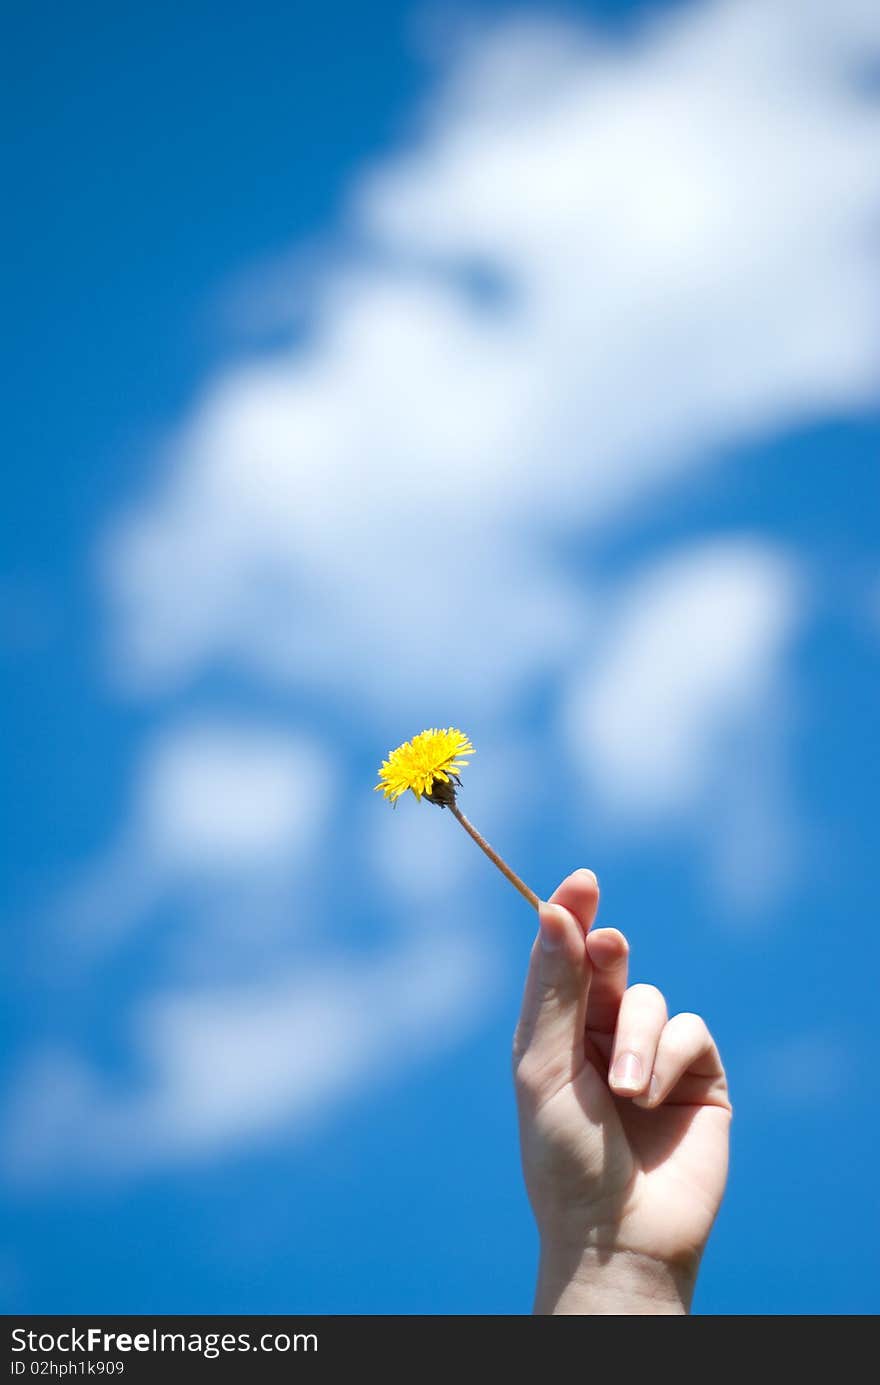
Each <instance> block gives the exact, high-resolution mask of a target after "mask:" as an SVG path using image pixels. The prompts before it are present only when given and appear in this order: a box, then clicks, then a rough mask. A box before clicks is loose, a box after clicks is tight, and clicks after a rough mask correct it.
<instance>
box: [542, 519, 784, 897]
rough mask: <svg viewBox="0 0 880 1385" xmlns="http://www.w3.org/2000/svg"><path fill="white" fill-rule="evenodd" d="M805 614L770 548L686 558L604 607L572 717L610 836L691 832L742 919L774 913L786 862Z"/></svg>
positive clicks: (680, 555) (663, 565)
mask: <svg viewBox="0 0 880 1385" xmlns="http://www.w3.org/2000/svg"><path fill="white" fill-rule="evenodd" d="M802 607H803V594H802V582H801V580H800V578H799V574H798V573H797V572H796V570H795V568H794V566H793V564H792V562H791V560H790V559H786V558H785V557H784V556H783V555H782V554H780V553H779V552H778V551H777V550H776V549H775V548H774V547H772V546H770V545H768V544H766V543H759V542H755V541H754V540H751V541H750V540H734V539H725V540H715V541H703V542H701V543H699V544H697V545H695V546H693V547H691V548H684V549H681V548H679V549H677V550H675V552H674V553H673V554H672V556H671V557H667V558H666V559H664V560H660V561H658V562H657V563H655V565H654V566H652V567H648V568H646V569H643V570H642V571H640V572H639V574H638V576H637V577H636V578H635V580H634V581H633V582H631V583H630V584H628V585H626V586H624V588H623V591H622V592H621V593H620V594H619V595H618V597H617V599H616V600H614V599H612V600H610V601H609V602H608V604H607V608H606V615H605V620H604V621H603V628H602V631H601V632H599V633H597V635H596V636H595V637H594V639H593V641H592V644H591V650H590V657H589V659H588V660H587V661H586V662H585V664H584V666H583V669H582V671H581V673H580V674H579V675H578V677H577V679H576V680H575V681H574V682H573V683H572V686H571V691H570V697H569V702H568V706H567V709H566V715H565V720H566V728H567V734H568V740H569V743H570V744H571V746H572V747H573V749H574V752H575V755H576V758H577V760H578V761H579V763H580V766H581V770H582V773H583V775H584V777H585V779H586V781H587V784H588V786H589V791H590V795H591V802H592V803H593V804H595V805H596V806H598V808H599V810H600V816H601V820H602V821H603V822H604V823H605V824H606V828H607V829H609V830H611V831H612V833H615V832H616V833H617V834H619V835H623V836H629V835H631V834H632V833H633V832H634V831H636V832H637V831H638V830H639V829H644V827H645V826H646V825H647V826H649V827H650V828H651V830H652V832H654V833H655V834H656V832H657V831H658V829H659V830H660V831H662V832H664V833H669V832H678V833H679V834H681V833H682V832H685V833H687V835H688V836H689V838H690V839H691V841H693V842H695V843H697V844H698V845H699V848H700V851H701V852H702V853H703V854H704V855H705V856H706V857H707V859H708V861H709V863H710V865H711V867H712V869H713V872H714V875H715V879H716V883H717V884H719V885H720V886H721V887H722V888H721V895H722V897H724V898H726V899H727V900H728V901H729V902H730V903H733V904H734V905H735V906H736V907H737V908H739V909H742V908H744V907H745V906H749V905H751V906H755V907H757V906H758V905H764V904H766V903H767V902H768V900H769V899H770V898H772V896H773V895H774V894H775V892H776V891H777V890H778V889H779V887H780V886H781V885H782V884H783V883H784V882H785V880H786V879H787V876H788V873H789V869H790V867H791V864H792V846H793V844H792V842H791V841H790V840H789V838H790V833H791V828H790V826H789V822H790V810H789V804H788V802H787V801H786V795H785V789H784V783H785V776H784V774H783V773H781V769H782V764H783V761H784V756H785V754H786V736H785V733H784V725H785V719H786V715H787V714H788V712H789V710H790V708H789V696H790V689H789V688H788V685H787V683H788V675H787V667H788V658H789V653H790V649H791V645H792V642H793V639H794V637H795V635H796V634H797V633H799V630H800V625H801V620H802ZM725 844H730V845H729V846H725ZM730 853H732V854H730Z"/></svg>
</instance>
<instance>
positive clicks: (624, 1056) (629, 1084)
mask: <svg viewBox="0 0 880 1385" xmlns="http://www.w3.org/2000/svg"><path fill="white" fill-rule="evenodd" d="M611 1081H612V1083H613V1085H614V1086H615V1087H625V1088H626V1090H627V1091H628V1092H638V1091H640V1090H641V1086H642V1060H641V1058H640V1057H639V1055H638V1054H637V1053H621V1054H620V1056H619V1058H617V1060H616V1061H615V1064H614V1067H613V1068H612V1069H611Z"/></svg>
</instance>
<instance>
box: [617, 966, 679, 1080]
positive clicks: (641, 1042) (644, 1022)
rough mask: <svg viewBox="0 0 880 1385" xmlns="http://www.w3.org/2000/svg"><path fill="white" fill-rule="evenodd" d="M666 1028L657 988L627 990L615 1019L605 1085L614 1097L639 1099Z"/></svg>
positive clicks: (662, 1001)
mask: <svg viewBox="0 0 880 1385" xmlns="http://www.w3.org/2000/svg"><path fill="white" fill-rule="evenodd" d="M665 1024H666V1001H665V1000H664V999H663V997H662V995H661V994H660V992H659V991H658V990H657V987H656V986H642V985H639V986H630V988H629V990H628V991H625V992H624V995H623V999H622V1000H621V1002H620V1011H619V1013H618V1016H617V1029H616V1030H615V1033H614V1046H613V1048H612V1051H611V1066H610V1069H609V1073H608V1083H609V1086H610V1087H611V1088H612V1090H613V1091H614V1093H615V1095H616V1096H639V1095H640V1094H641V1093H642V1092H643V1091H644V1090H645V1088H646V1087H647V1085H648V1082H649V1080H650V1077H651V1073H652V1072H653V1069H654V1057H655V1055H656V1052H657V1045H658V1043H659V1041H660V1035H661V1034H662V1032H663V1027H664V1025H665Z"/></svg>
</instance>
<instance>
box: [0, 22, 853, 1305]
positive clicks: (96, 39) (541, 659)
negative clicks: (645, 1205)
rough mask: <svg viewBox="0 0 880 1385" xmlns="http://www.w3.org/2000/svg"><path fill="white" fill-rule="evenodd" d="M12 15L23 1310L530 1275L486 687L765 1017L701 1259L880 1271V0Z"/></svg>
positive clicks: (514, 980)
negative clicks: (879, 1156)
mask: <svg viewBox="0 0 880 1385" xmlns="http://www.w3.org/2000/svg"><path fill="white" fill-rule="evenodd" d="M7 27H8V33H7V38H8V41H9V46H10V51H11V53H12V55H13V62H12V64H11V67H12V71H11V80H10V81H9V82H7V83H6V84H5V85H6V94H5V96H4V98H3V99H4V100H5V101H7V102H8V106H9V109H8V111H7V112H6V119H7V123H8V124H11V126H12V128H13V129H14V130H15V132H16V134H17V139H16V140H15V144H14V148H13V150H12V152H11V154H10V158H11V167H10V168H9V169H8V170H7V184H8V186H10V187H12V188H13V189H15V193H16V195H15V198H14V208H15V212H14V215H13V216H12V217H11V218H10V222H11V224H10V225H8V226H7V228H6V229H7V234H8V236H9V237H10V240H11V244H10V247H9V249H8V251H7V257H6V258H7V263H8V264H9V265H10V266H11V267H12V274H11V276H10V278H11V282H10V286H9V293H8V297H9V299H10V305H11V313H12V317H13V320H14V322H15V324H16V327H15V335H14V338H13V349H12V353H11V359H10V363H9V365H8V367H7V374H8V376H9V377H10V380H11V385H12V388H11V391H10V395H11V398H10V407H9V410H8V413H7V417H8V419H9V421H10V422H9V427H10V428H11V433H12V438H11V446H10V447H9V449H8V450H9V455H10V459H11V464H10V465H9V466H8V467H7V468H6V472H5V481H6V484H7V486H8V487H9V494H8V498H7V501H6V506H5V509H6V513H7V515H8V516H9V517H10V520H11V522H10V524H9V526H8V533H7V536H6V542H5V546H4V554H3V562H2V570H0V659H2V662H3V668H4V675H5V676H4V679H3V693H2V697H3V714H4V722H5V725H6V726H7V728H8V731H7V742H8V745H9V747H10V753H9V755H8V757H7V768H6V781H7V787H8V797H9V811H8V813H7V815H6V822H5V831H4V836H5V841H6V850H5V851H4V853H3V858H2V873H3V890H2V899H3V901H4V903H3V911H4V927H5V932H6V936H7V938H8V940H9V954H10V958H11V962H12V964H11V965H10V966H9V967H7V969H6V972H5V975H6V980H5V982H4V1001H5V1004H4V1007H3V1009H4V1014H5V1015H6V1016H7V1017H8V1018H7V1021H6V1022H5V1023H6V1024H7V1026H8V1027H7V1032H6V1036H5V1037H6V1042H5V1043H4V1046H3V1052H4V1061H3V1090H4V1113H3V1117H2V1124H0V1174H2V1182H3V1195H4V1202H5V1206H6V1216H5V1222H6V1231H5V1233H4V1236H3V1242H2V1246H0V1287H2V1296H3V1300H4V1302H5V1305H6V1306H7V1308H8V1311H14V1312H25V1311H29V1312H40V1311H45V1312H48V1311H56V1312H65V1311H71V1312H74V1311H79V1312H85V1311H95V1310H101V1311H106V1312H150V1311H166V1312H187V1311H191V1312H284V1311H294V1312H295V1311H300V1310H301V1311H316V1312H367V1313H376V1312H436V1313H450V1312H469V1313H474V1312H501V1313H519V1312H524V1311H527V1310H528V1307H529V1304H530V1298H531V1290H532V1281H533V1271H534V1254H535V1243H534V1234H533V1231H532V1226H531V1222H530V1217H529V1212H528V1208H527V1205H526V1201H525V1196H524V1193H523V1190H522V1188H521V1183H520V1175H519V1162H518V1152H517V1148H516V1135H515V1122H514V1112H513V1100H512V1093H511V1091H510V1084H509V1078H508V1052H509V1043H510V1036H511V1034H512V1029H513V1024H514V1020H515V1016H516V1011H517V1008H518V999H519V988H520V985H521V980H522V974H523V970H524V966H525V960H526V956H527V952H528V947H529V944H530V939H531V928H532V920H531V918H530V916H529V914H528V910H526V909H525V907H524V906H521V904H520V902H519V901H518V899H517V897H516V896H515V895H513V893H512V892H511V891H509V889H508V887H507V886H505V885H504V882H502V881H500V880H499V879H496V878H495V876H494V873H493V872H491V870H490V869H489V868H488V866H486V868H485V869H484V866H485V863H484V862H483V861H482V859H481V858H479V857H478V854H477V853H476V852H475V851H473V849H472V847H471V846H470V844H469V843H468V842H467V841H466V840H464V839H463V838H462V839H461V840H459V837H460V835H461V834H459V833H458V829H457V828H456V826H455V824H454V823H453V822H452V821H451V820H449V819H448V818H444V817H441V815H439V814H433V813H429V812H428V811H427V810H426V809H422V810H421V811H420V810H419V808H418V806H417V805H416V804H414V803H404V804H402V805H401V806H400V808H399V810H398V811H397V812H396V813H395V814H394V815H392V814H391V813H390V812H389V811H387V809H386V808H385V807H384V805H383V804H382V803H381V802H380V801H379V798H378V796H374V795H372V794H371V792H370V790H371V788H372V784H373V782H374V778H373V776H374V772H375V768H376V766H377V765H378V762H379V761H380V760H381V758H382V757H383V756H384V754H385V753H386V752H387V750H388V749H389V747H390V746H392V745H394V744H396V743H397V742H398V741H400V740H402V739H403V738H405V737H407V736H409V735H411V734H412V733H413V732H415V731H416V730H418V729H420V728H421V727H422V726H427V725H448V724H456V725H461V726H463V727H464V728H465V729H466V730H467V731H468V733H469V734H470V735H471V737H472V739H473V741H474V743H475V745H476V746H477V755H476V756H475V758H474V761H473V764H472V766H471V767H470V769H469V770H468V779H467V783H466V788H465V798H464V799H463V802H464V803H465V807H466V811H468V812H469V813H470V815H471V816H472V817H473V818H474V820H475V821H476V822H477V823H478V824H479V826H480V827H481V828H482V830H483V831H484V832H485V833H486V835H487V836H488V837H489V838H490V839H491V840H493V841H495V842H496V844H497V845H498V846H499V848H501V849H502V850H503V851H504V852H505V854H506V855H508V857H509V858H510V859H511V861H512V862H513V863H514V864H515V866H516V867H517V869H519V870H520V872H521V873H522V875H523V876H524V877H525V878H526V879H527V880H528V881H529V882H530V883H531V884H532V885H533V886H534V888H535V889H536V890H538V892H539V893H543V894H547V893H549V892H550V891H551V889H552V888H553V886H554V885H555V884H556V883H557V881H558V880H559V879H560V878H561V877H562V876H563V875H564V874H566V873H567V872H568V871H569V870H570V869H572V868H574V867H575V866H577V865H581V864H586V865H590V866H592V867H593V868H594V869H595V870H596V871H597V873H598V875H599V878H600V882H601V884H602V889H603V905H602V913H603V919H604V921H605V922H607V923H613V924H615V925H617V926H620V927H622V928H623V929H624V930H625V931H626V932H627V933H628V935H629V937H630V939H631V943H632V947H633V955H634V969H635V979H638V980H650V981H653V982H655V983H656V984H658V985H660V986H661V987H662V988H663V989H664V990H665V992H666V993H667V996H668V998H669V1002H670V1007H671V1008H672V1009H688V1010H691V1009H696V1010H699V1011H701V1012H702V1013H704V1014H705V1015H706V1016H707V1019H708V1020H709V1022H710V1024H711V1026H712V1027H713V1029H714V1031H715V1032H716V1034H717V1035H718V1038H719V1043H720V1046H721V1049H722V1052H723V1054H724V1056H725V1059H726V1061H727V1063H728V1066H729V1070H730V1075H731V1083H732V1088H733V1097H734V1104H735V1108H736V1118H735V1123H734V1145H733V1164H732V1175H731V1183H730V1189H729V1193H728V1196H727V1200H726V1202H725V1205H724V1207H723V1209H722V1213H721V1217H720V1219H719V1223H718V1226H717V1229H716V1232H715V1234H714V1237H713V1240H712V1242H711V1244H710V1248H709V1251H708V1254H707V1258H706V1261H705V1264H704V1269H703V1273H702V1278H701V1282H700V1286H699V1290H698V1298H697V1304H696V1307H697V1309H698V1310H700V1311H704V1312H723V1313H743V1312H754V1311H757V1312H770V1313H773V1312H801V1313H809V1312H868V1311H876V1310H877V1307H878V1304H877V1300H876V1291H875V1289H874V1287H873V1280H874V1279H875V1276H874V1274H873V1264H874V1261H875V1259H876V1255H875V1251H874V1246H875V1242H876V1233H880V1227H878V1225H877V1220H878V1219H877V1215H876V1208H875V1206H874V1200H871V1199H869V1198H867V1196H866V1191H865V1190H866V1189H868V1188H870V1186H871V1178H872V1174H873V1166H874V1163H875V1159H874V1145H875V1141H876V1139H877V1135H878V1118H877V1114H876V1103H875V1102H873V1101H872V1099H871V1093H872V1088H873V1087H874V1086H875V1081H874V1078H875V1072H876V1068H877V1063H878V1060H880V1041H878V1036H877V1032H876V1025H875V1023H874V1015H873V1000H874V989H875V987H874V965H875V963H876V953H877V946H876V940H875V939H876V929H875V927H874V918H875V914H876V910H875V906H874V894H875V891H874V888H873V881H874V873H875V872H874V869H873V867H874V862H875V859H876V837H875V832H874V827H873V818H874V816H875V814H874V802H873V800H874V796H875V795H874V785H875V782H876V773H875V772H874V771H875V769H876V731H875V721H876V717H875V715H872V714H873V711H874V706H875V705H876V691H877V652H878V644H880V563H878V555H877V542H876V513H877V509H876V501H877V481H876V457H877V444H878V431H880V430H878V428H877V414H876V394H877V390H876V380H877V363H878V351H877V345H878V343H877V331H876V283H877V251H878V245H877V209H878V205H880V178H878V176H877V170H876V160H874V159H872V157H871V151H872V149H874V148H876V139H877V129H878V115H877V107H876V101H875V94H876V86H875V84H874V82H873V77H872V73H874V74H875V73H876V60H877V56H878V52H880V27H878V24H877V19H876V15H875V14H874V13H873V10H872V7H871V6H870V5H868V4H864V3H861V0H846V3H842V4H840V5H838V6H836V7H835V8H834V12H833V13H831V12H830V10H829V7H827V6H823V5H819V4H815V5H813V4H807V5H804V4H802V3H801V4H795V3H794V0H772V2H771V3H768V2H767V0H762V3H760V4H758V3H757V0H744V2H742V0H740V3H737V4H731V3H721V0H693V3H689V4H677V5H674V6H666V5H663V4H643V5H640V6H627V5H611V4H602V5H599V4H584V5H579V6H568V7H567V8H565V9H564V10H562V9H550V8H549V7H546V6H544V7H542V6H537V7H526V6H510V5H501V4H498V5H491V6H488V5H487V6H482V7H480V9H479V10H474V9H468V8H467V7H458V6H456V7H455V8H449V7H445V6H442V5H436V6H432V7H423V6H412V5H410V4H399V5H391V4H388V5H381V6H375V5H374V6H370V7H369V9H366V8H365V7H363V6H356V5H350V4H342V5H338V6H323V7H321V9H320V13H318V12H317V11H316V10H315V9H314V7H309V8H308V9H307V8H306V7H298V6H290V5H281V4H256V5H252V6H249V7H248V10H247V13H246V14H244V13H243V12H242V11H241V10H240V8H239V7H236V6H231V5H230V6H224V5H216V4H215V5H211V6H207V5H201V4H197V3H193V4H186V5H180V6H173V7H172V6H167V7H162V6H153V7H151V8H150V9H149V11H148V10H146V9H144V10H143V12H142V13H140V14H137V13H136V12H134V11H133V10H131V8H130V7H129V8H128V9H127V10H126V11H124V12H120V9H119V7H118V6H110V5H106V6H105V5H97V4H95V5H86V6H78V7H77V8H76V12H75V13H74V12H72V11H71V10H70V8H69V7H63V6H55V7H50V10H49V11H48V12H47V11H46V9H45V8H43V9H42V10H41V11H40V14H39V16H37V15H36V14H31V13H29V12H24V11H22V12H21V13H19V14H18V15H17V16H16V17H15V21H14V23H11V24H10V25H9V26H7ZM475 858H476V859H475ZM872 1233H875V1234H872ZM831 1264H833V1266H834V1273H833V1274H829V1265H831Z"/></svg>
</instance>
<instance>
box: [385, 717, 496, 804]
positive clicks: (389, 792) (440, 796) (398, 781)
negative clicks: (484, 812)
mask: <svg viewBox="0 0 880 1385" xmlns="http://www.w3.org/2000/svg"><path fill="white" fill-rule="evenodd" d="M474 753H475V752H474V747H473V746H472V745H471V743H470V741H469V740H468V738H467V736H466V735H465V734H464V732H463V731H456V730H455V728H454V727H452V726H449V727H447V728H446V730H445V731H438V730H437V729H436V728H432V729H431V730H430V731H420V732H419V734H418V735H417V736H413V738H412V740H411V741H404V743H403V745H399V746H398V747H397V749H396V750H392V751H391V753H390V755H389V756H388V759H387V760H385V761H384V762H383V764H382V768H381V769H380V770H379V783H378V784H377V785H376V789H377V790H379V789H381V790H382V792H383V794H384V795H385V797H386V798H390V799H391V801H392V803H393V802H396V800H397V799H398V798H400V796H401V794H405V793H406V791H407V789H412V791H413V793H414V794H415V796H416V798H418V799H421V797H422V795H423V794H424V795H425V797H426V798H427V799H428V800H429V801H430V802H432V803H437V804H439V805H440V806H441V807H442V806H443V805H444V803H454V802H455V789H454V787H453V785H454V784H458V783H460V780H459V778H458V775H457V773H456V770H459V769H461V768H462V766H463V765H466V764H467V763H468V762H467V760H462V759H460V758H459V757H460V756H462V755H473V754H474ZM435 781H438V782H437V789H436V792H432V791H434V784H435ZM441 784H445V785H448V786H449V787H448V788H446V789H443V790H441V789H440V785H441Z"/></svg>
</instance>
